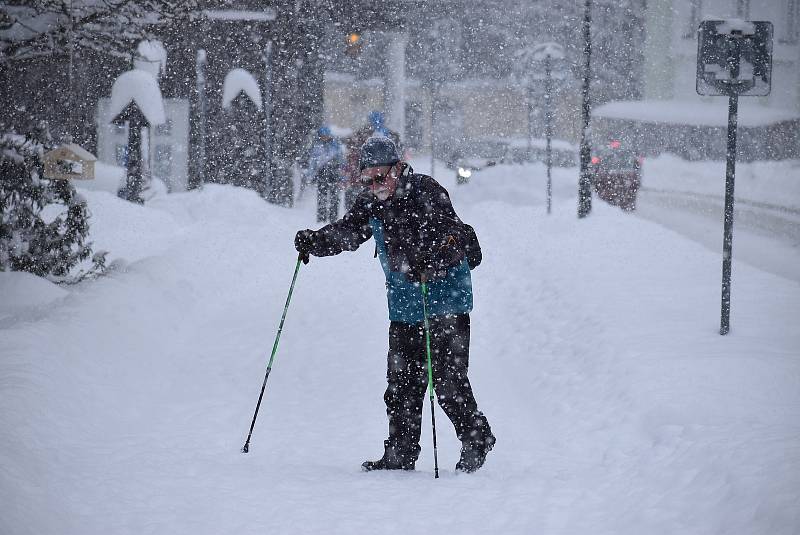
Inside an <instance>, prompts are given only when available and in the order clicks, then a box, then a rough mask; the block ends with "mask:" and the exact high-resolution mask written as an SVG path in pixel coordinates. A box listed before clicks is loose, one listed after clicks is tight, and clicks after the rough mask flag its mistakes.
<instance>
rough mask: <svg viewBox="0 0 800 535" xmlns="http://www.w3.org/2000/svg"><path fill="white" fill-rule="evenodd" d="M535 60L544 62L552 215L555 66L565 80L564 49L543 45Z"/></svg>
mask: <svg viewBox="0 0 800 535" xmlns="http://www.w3.org/2000/svg"><path fill="white" fill-rule="evenodd" d="M532 56H533V59H534V60H535V61H539V62H544V121H545V123H544V124H545V127H544V131H545V138H546V139H547V141H546V145H545V164H546V165H547V213H548V214H549V213H550V206H551V204H552V198H553V180H552V175H551V173H552V171H551V170H552V167H553V151H552V142H553V109H552V97H553V66H554V65H553V64H554V63H555V64H556V76H555V77H556V78H558V79H563V78H564V72H563V70H564V66H563V65H562V63H563V60H564V48H563V47H562V46H561V45H558V44H556V43H542V44H540V45H536V46H534V47H533V54H532Z"/></svg>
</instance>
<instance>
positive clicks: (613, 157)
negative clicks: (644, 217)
mask: <svg viewBox="0 0 800 535" xmlns="http://www.w3.org/2000/svg"><path fill="white" fill-rule="evenodd" d="M590 170H591V173H592V184H593V185H594V189H595V191H596V192H597V196H598V197H600V198H601V199H603V200H604V201H606V202H607V203H608V204H611V205H613V206H619V207H620V208H622V209H623V210H626V211H631V210H635V209H636V195H637V193H638V191H639V187H640V186H641V184H642V157H641V156H639V155H638V154H637V153H636V152H634V151H632V150H631V149H629V148H626V147H625V146H623V145H622V143H621V142H620V141H611V142H610V143H608V145H606V146H603V147H597V148H596V149H595V150H594V151H592V159H591V164H590Z"/></svg>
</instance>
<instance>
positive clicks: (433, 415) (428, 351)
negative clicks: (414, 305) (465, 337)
mask: <svg viewBox="0 0 800 535" xmlns="http://www.w3.org/2000/svg"><path fill="white" fill-rule="evenodd" d="M422 315H423V317H424V318H425V353H426V354H427V356H428V397H429V398H430V401H431V424H432V425H433V470H434V474H435V475H434V477H435V478H437V479H438V477H439V452H438V449H437V447H436V413H435V412H434V410H433V405H434V399H433V364H432V363H431V327H430V325H429V324H428V285H427V284H426V283H425V278H424V277H423V278H422Z"/></svg>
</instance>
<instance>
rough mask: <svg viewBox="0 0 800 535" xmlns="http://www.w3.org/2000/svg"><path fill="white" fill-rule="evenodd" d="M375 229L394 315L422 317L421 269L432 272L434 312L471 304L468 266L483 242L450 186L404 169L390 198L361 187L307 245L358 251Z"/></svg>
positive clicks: (318, 250)
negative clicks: (340, 214)
mask: <svg viewBox="0 0 800 535" xmlns="http://www.w3.org/2000/svg"><path fill="white" fill-rule="evenodd" d="M408 170H409V171H410V168H408ZM371 237H374V238H375V245H376V253H377V255H378V256H379V258H380V261H381V265H382V267H383V270H384V274H385V275H386V288H387V294H388V300H389V319H390V320H392V321H401V322H404V323H418V322H421V321H422V319H423V312H422V292H421V290H420V286H419V283H418V282H412V281H411V280H410V278H409V275H410V274H415V273H416V274H419V273H421V272H422V271H425V272H427V274H428V276H429V283H428V292H429V298H428V314H429V315H430V316H438V315H445V314H464V313H468V312H470V311H471V310H472V282H471V277H470V269H472V268H475V267H476V266H477V265H478V264H479V263H480V261H481V251H480V245H479V244H478V239H477V237H476V236H475V231H474V230H473V229H472V227H470V226H469V225H467V224H465V223H463V222H462V221H461V220H460V219H459V217H458V216H457V215H456V213H455V210H453V206H452V204H451V203H450V197H449V195H448V194H447V190H445V189H444V188H443V187H442V186H441V185H440V184H439V183H438V182H436V181H435V180H434V179H433V178H431V177H429V176H426V175H418V174H411V173H410V172H407V173H404V175H403V176H401V177H400V178H399V181H398V189H397V192H396V193H395V195H394V196H393V197H392V198H390V199H389V200H387V201H385V202H381V201H380V200H378V199H377V198H375V197H374V196H373V195H372V194H370V193H369V192H364V193H362V194H361V195H359V196H358V198H357V199H356V201H355V203H354V205H353V207H352V208H351V209H350V211H349V212H347V213H346V214H345V215H344V217H342V219H340V220H338V221H336V222H334V223H331V224H329V225H326V226H324V227H322V228H321V229H319V230H318V231H316V232H314V233H313V235H312V237H311V241H312V249H311V251H310V252H311V254H313V255H315V256H330V255H335V254H339V253H341V252H342V251H354V250H356V249H357V248H358V247H359V246H360V245H361V244H362V243H364V242H365V241H367V240H368V239H369V238H371Z"/></svg>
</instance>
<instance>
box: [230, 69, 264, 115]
mask: <svg viewBox="0 0 800 535" xmlns="http://www.w3.org/2000/svg"><path fill="white" fill-rule="evenodd" d="M239 93H244V94H245V95H247V97H248V98H249V99H250V100H252V101H253V103H254V104H255V105H256V108H258V109H259V110H261V89H259V87H258V82H256V79H255V78H254V77H253V75H252V74H250V73H249V72H247V71H246V70H244V69H231V71H230V72H229V73H228V74H227V75H225V82H224V83H223V86H222V106H223V107H224V108H227V107H229V106H230V105H231V102H233V99H235V98H236V97H237V96H238V95H239Z"/></svg>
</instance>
